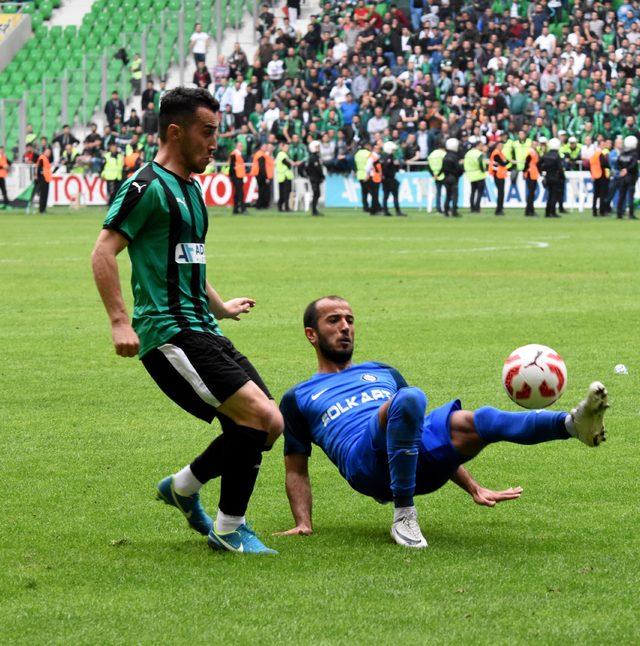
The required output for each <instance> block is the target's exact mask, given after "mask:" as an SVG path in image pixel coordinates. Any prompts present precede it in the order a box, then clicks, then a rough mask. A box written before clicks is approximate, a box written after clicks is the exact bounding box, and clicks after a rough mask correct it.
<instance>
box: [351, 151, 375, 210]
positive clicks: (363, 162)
mask: <svg viewBox="0 0 640 646" xmlns="http://www.w3.org/2000/svg"><path fill="white" fill-rule="evenodd" d="M370 156H371V144H366V143H365V144H362V148H360V150H358V151H357V152H356V154H355V157H354V159H353V161H354V163H355V165H356V179H357V180H358V181H359V182H360V194H361V195H362V208H363V210H364V211H365V212H366V213H369V211H370V210H371V208H370V206H369V185H368V184H367V162H368V161H369V157H370Z"/></svg>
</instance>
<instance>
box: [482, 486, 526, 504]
mask: <svg viewBox="0 0 640 646" xmlns="http://www.w3.org/2000/svg"><path fill="white" fill-rule="evenodd" d="M521 494H522V487H509V489H505V490H504V491H492V490H491V489H485V488H484V487H478V488H477V489H476V490H475V491H474V492H473V493H472V494H471V495H472V496H473V501H474V502H475V503H476V504H478V505H484V506H485V507H495V506H496V503H499V502H504V501H505V500H515V499H516V498H520V495H521Z"/></svg>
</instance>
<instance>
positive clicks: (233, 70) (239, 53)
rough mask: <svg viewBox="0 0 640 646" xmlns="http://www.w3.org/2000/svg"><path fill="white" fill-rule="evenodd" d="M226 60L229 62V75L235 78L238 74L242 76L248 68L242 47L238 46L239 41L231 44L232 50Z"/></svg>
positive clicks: (247, 60)
mask: <svg viewBox="0 0 640 646" xmlns="http://www.w3.org/2000/svg"><path fill="white" fill-rule="evenodd" d="M227 61H228V63H229V76H231V77H232V78H236V77H237V76H238V74H240V76H242V77H244V76H245V75H246V73H247V71H248V69H249V59H248V58H247V55H246V54H245V53H244V50H243V49H242V47H240V43H236V44H235V45H234V46H233V52H231V55H230V56H229V58H228V59H227Z"/></svg>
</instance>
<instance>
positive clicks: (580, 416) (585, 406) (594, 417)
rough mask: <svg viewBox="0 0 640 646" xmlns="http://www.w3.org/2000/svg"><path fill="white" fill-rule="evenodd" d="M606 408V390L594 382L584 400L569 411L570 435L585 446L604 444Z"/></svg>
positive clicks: (607, 403)
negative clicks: (571, 424) (571, 423)
mask: <svg viewBox="0 0 640 646" xmlns="http://www.w3.org/2000/svg"><path fill="white" fill-rule="evenodd" d="M607 408H609V402H608V393H607V389H606V388H605V387H604V385H603V384H601V383H600V382H599V381H594V382H593V383H592V384H591V385H590V386H589V390H588V391H587V396H586V397H585V399H583V400H582V401H581V402H580V403H579V404H578V406H577V407H576V408H574V409H573V410H572V411H571V420H572V422H573V428H572V429H571V430H570V431H569V432H570V433H571V435H573V436H574V437H575V438H576V439H578V440H580V441H581V442H584V443H585V444H586V445H587V446H598V445H599V444H600V443H601V442H604V441H605V440H606V439H607V438H606V437H605V428H604V414H605V411H606V410H607Z"/></svg>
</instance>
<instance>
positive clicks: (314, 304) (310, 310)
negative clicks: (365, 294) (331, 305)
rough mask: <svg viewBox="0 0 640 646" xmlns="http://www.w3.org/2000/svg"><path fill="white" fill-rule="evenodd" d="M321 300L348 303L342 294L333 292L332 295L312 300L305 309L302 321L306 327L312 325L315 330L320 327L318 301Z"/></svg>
mask: <svg viewBox="0 0 640 646" xmlns="http://www.w3.org/2000/svg"><path fill="white" fill-rule="evenodd" d="M320 301H339V302H343V303H346V302H347V301H346V300H345V299H344V298H342V296H336V295H335V294H332V295H331V296H321V297H320V298H316V300H315V301H311V303H309V305H307V307H306V308H305V310H304V315H303V317H302V323H303V325H304V327H310V328H313V329H314V330H317V329H318V303H319V302H320Z"/></svg>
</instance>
